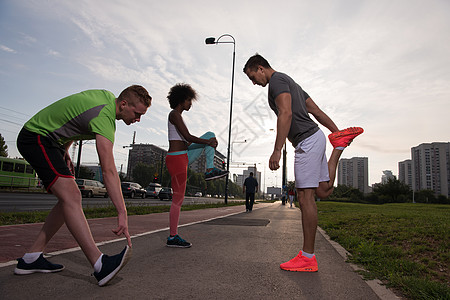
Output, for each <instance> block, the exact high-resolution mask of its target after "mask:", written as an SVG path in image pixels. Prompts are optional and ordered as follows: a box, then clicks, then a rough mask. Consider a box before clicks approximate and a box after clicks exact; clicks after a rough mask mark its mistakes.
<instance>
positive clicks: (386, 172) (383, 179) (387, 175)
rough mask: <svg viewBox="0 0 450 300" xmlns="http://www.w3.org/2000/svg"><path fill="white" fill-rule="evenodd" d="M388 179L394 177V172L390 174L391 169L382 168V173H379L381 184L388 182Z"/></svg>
mask: <svg viewBox="0 0 450 300" xmlns="http://www.w3.org/2000/svg"><path fill="white" fill-rule="evenodd" d="M389 179H395V176H394V174H392V171H391V170H384V171H383V175H381V184H386V183H388V181H389Z"/></svg>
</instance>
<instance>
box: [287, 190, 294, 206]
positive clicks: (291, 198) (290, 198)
mask: <svg viewBox="0 0 450 300" xmlns="http://www.w3.org/2000/svg"><path fill="white" fill-rule="evenodd" d="M288 195H289V203H290V204H291V208H292V203H293V202H294V196H295V192H294V189H292V188H290V189H289V192H288Z"/></svg>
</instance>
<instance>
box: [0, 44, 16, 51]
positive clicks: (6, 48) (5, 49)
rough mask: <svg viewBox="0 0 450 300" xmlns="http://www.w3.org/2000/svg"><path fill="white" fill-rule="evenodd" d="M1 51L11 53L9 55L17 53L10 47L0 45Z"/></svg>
mask: <svg viewBox="0 0 450 300" xmlns="http://www.w3.org/2000/svg"><path fill="white" fill-rule="evenodd" d="M0 50H2V51H5V52H9V53H17V51H16V50H14V49H11V48H9V47H6V46H5V45H0Z"/></svg>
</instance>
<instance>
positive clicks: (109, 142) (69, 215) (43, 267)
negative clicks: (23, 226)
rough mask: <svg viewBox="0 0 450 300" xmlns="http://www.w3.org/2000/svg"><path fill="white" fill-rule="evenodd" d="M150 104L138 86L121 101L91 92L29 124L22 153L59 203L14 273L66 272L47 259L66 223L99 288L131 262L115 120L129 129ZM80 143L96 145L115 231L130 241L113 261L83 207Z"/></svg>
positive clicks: (66, 100)
mask: <svg viewBox="0 0 450 300" xmlns="http://www.w3.org/2000/svg"><path fill="white" fill-rule="evenodd" d="M151 100H152V98H151V97H150V95H149V94H148V92H147V90H146V89H145V88H143V87H142V86H138V85H133V86H130V87H128V88H126V89H125V90H123V91H122V93H121V94H120V95H119V97H118V98H116V97H115V96H114V95H113V94H112V93H111V92H108V91H105V90H88V91H84V92H81V93H78V94H74V95H71V96H68V97H66V98H63V99H61V100H59V101H57V102H55V103H53V104H51V105H50V106H48V107H46V108H44V109H43V110H41V111H40V112H38V113H37V114H36V115H35V116H34V117H32V118H31V119H30V120H29V121H28V122H26V123H25V125H24V126H23V128H22V130H21V131H20V133H19V136H18V138H17V148H18V149H19V151H20V153H21V154H22V155H23V157H24V158H25V159H26V160H27V161H28V162H29V163H30V165H31V166H32V167H33V168H34V169H35V170H36V172H37V174H38V175H39V178H40V179H41V180H42V182H43V184H44V186H45V187H46V188H47V191H48V192H49V193H52V194H54V195H55V196H56V198H57V199H58V202H57V203H56V205H55V206H54V207H53V209H52V210H51V212H50V214H49V215H48V216H47V219H46V220H45V223H44V225H43V226H42V229H41V231H40V232H39V234H38V237H37V239H36V240H35V242H34V243H33V245H32V246H31V247H30V248H29V250H28V252H27V253H25V255H24V256H23V257H22V258H20V259H18V264H17V267H16V269H15V270H14V273H15V274H19V275H24V274H31V273H35V272H41V273H52V272H58V271H62V270H63V269H64V267H63V266H62V265H58V264H53V263H51V262H49V261H48V260H46V259H45V258H44V256H43V251H44V250H45V247H46V246H47V244H48V242H49V241H50V239H51V238H52V237H53V236H54V235H55V233H56V232H58V230H59V229H60V228H61V226H62V225H63V224H66V226H67V227H68V229H69V231H70V233H71V234H72V235H73V237H74V238H75V240H76V241H77V243H78V245H80V247H81V250H83V252H84V254H85V255H86V257H87V259H88V260H89V262H90V263H91V265H92V266H93V267H94V276H95V278H96V279H97V281H98V285H100V286H102V285H105V284H107V283H108V282H109V281H110V280H111V279H112V278H113V277H114V276H115V275H116V274H117V273H118V272H119V271H120V269H121V268H122V267H123V266H124V265H125V264H126V263H127V261H128V259H129V258H130V257H131V237H130V234H129V232H128V217H127V209H126V206H125V202H124V200H123V195H122V190H121V186H120V179H119V175H118V173H117V169H116V165H115V163H114V155H113V143H114V135H115V130H116V122H115V120H116V119H117V120H123V121H124V122H125V124H127V125H130V124H132V123H134V122H139V121H140V119H141V116H142V115H143V114H145V113H146V112H147V109H148V107H149V106H150V104H151ZM80 139H83V140H89V139H95V141H96V148H97V153H98V157H99V160H100V165H101V168H102V173H103V180H104V183H105V186H106V189H107V191H108V195H109V197H110V198H111V201H112V202H113V204H114V206H115V207H116V209H117V214H118V226H117V228H116V229H113V230H112V231H113V232H114V233H115V234H116V235H118V236H120V235H122V234H123V235H125V237H126V239H127V242H128V245H127V246H126V247H125V249H123V251H122V252H121V253H119V254H117V255H114V256H108V255H104V254H102V253H101V252H100V250H99V249H98V247H97V246H96V245H95V242H94V239H93V238H92V234H91V231H90V229H89V225H88V223H87V221H86V217H85V216H84V213H83V208H82V207H81V201H82V197H81V193H80V189H79V188H78V185H77V183H76V182H75V179H74V170H73V164H72V161H71V159H70V155H69V152H68V151H69V148H70V145H71V144H72V142H73V141H74V140H80ZM30 296H33V295H30Z"/></svg>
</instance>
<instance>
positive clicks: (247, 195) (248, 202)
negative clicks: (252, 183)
mask: <svg viewBox="0 0 450 300" xmlns="http://www.w3.org/2000/svg"><path fill="white" fill-rule="evenodd" d="M245 210H246V211H247V212H248V211H249V210H250V193H248V192H247V193H245Z"/></svg>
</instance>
